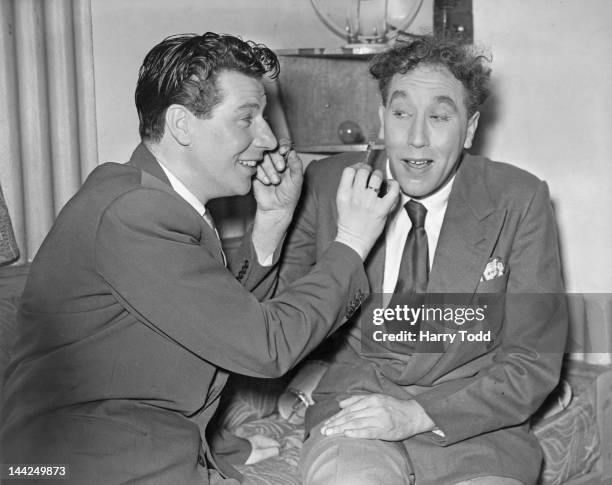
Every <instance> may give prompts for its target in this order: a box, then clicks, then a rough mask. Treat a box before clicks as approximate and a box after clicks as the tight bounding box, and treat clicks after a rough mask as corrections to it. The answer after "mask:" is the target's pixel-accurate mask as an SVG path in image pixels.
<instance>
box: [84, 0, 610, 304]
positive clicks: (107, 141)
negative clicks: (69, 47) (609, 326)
mask: <svg viewBox="0 0 612 485" xmlns="http://www.w3.org/2000/svg"><path fill="white" fill-rule="evenodd" d="M432 1H433V0H426V2H425V5H424V8H423V11H422V12H421V14H420V15H419V18H418V19H417V22H416V29H417V30H418V31H420V30H423V29H424V28H426V26H427V25H428V22H431V20H430V19H431V15H432V14H431V12H432V9H431V5H432ZM473 5H474V32H475V38H476V41H477V42H480V43H483V44H486V45H488V46H490V47H491V50H492V51H493V55H494V59H493V68H494V81H495V85H496V92H497V93H498V95H497V96H496V97H494V98H493V99H492V100H491V102H490V103H488V105H487V107H486V109H485V112H484V113H483V117H482V121H481V128H480V130H479V134H478V137H479V138H478V140H477V145H476V147H475V150H476V151H480V152H481V153H483V154H485V155H487V156H490V157H491V158H493V159H497V160H504V161H509V162H511V163H514V164H516V165H519V166H521V167H524V168H526V169H527V170H530V171H532V172H533V173H535V174H536V175H538V176H540V177H541V178H543V179H545V180H547V181H548V183H549V185H550V189H551V193H552V196H553V199H554V202H555V209H556V211H557V216H558V220H559V225H560V233H561V241H562V251H563V258H564V264H565V271H566V281H567V285H568V290H570V291H574V292H611V291H612V255H611V254H610V253H611V252H612V251H610V248H611V246H612V224H610V222H609V219H610V217H609V216H608V215H607V214H606V212H605V209H608V208H609V207H611V206H612V190H610V187H611V185H610V182H612V180H611V179H612V169H611V165H612V159H611V158H612V156H611V154H612V137H611V136H610V135H609V133H611V132H612V126H611V125H612V116H611V114H612V93H611V89H610V86H609V79H612V64H611V63H610V61H609V59H610V58H612V52H611V51H612V42H611V36H612V35H611V34H610V32H612V15H611V14H612V2H609V0H589V1H588V2H585V1H580V0H539V1H537V2H533V1H529V0H495V1H491V0H473ZM92 10H93V31H94V58H95V71H96V104H97V113H98V130H99V155H100V160H101V161H109V160H113V161H123V160H125V159H126V158H127V157H129V154H130V152H131V150H132V149H133V147H134V146H135V144H136V143H137V142H138V132H137V124H138V122H137V116H136V112H135V109H134V103H133V91H134V86H135V82H136V77H137V68H138V66H139V65H140V63H141V61H142V58H143V57H144V55H145V54H146V52H147V50H148V49H149V48H150V47H151V46H152V45H153V44H154V43H156V42H157V41H159V40H161V39H162V38H163V37H165V36H166V35H169V34H172V33H180V32H204V31H206V30H215V31H219V32H230V33H240V34H242V36H243V37H244V38H248V39H254V40H257V41H260V42H264V43H267V44H268V45H269V46H270V47H272V48H290V47H304V46H308V47H315V46H316V47H319V46H321V47H323V46H338V45H341V44H342V39H340V38H339V37H336V36H335V35H334V34H332V33H331V32H329V31H328V30H327V29H326V28H325V27H324V26H323V24H322V23H321V22H320V21H319V20H318V18H317V17H316V14H315V13H314V11H313V10H312V7H311V6H310V2H309V1H308V0H224V1H222V0H174V1H172V2H170V1H163V0H130V1H129V2H127V1H125V0H92ZM602 214H603V216H602ZM594 215H596V217H594Z"/></svg>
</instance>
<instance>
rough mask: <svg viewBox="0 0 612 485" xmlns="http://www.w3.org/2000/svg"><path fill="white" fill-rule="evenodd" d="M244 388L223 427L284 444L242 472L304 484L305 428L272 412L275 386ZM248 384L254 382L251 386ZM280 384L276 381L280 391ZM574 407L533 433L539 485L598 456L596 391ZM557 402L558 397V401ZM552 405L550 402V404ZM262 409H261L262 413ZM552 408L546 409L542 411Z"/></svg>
mask: <svg viewBox="0 0 612 485" xmlns="http://www.w3.org/2000/svg"><path fill="white" fill-rule="evenodd" d="M240 379H241V381H240V384H241V385H242V387H240V386H239V387H236V383H237V382H236V381H235V382H234V386H233V387H232V390H231V392H232V394H231V400H233V401H232V402H231V403H230V405H229V406H228V408H227V410H226V413H225V415H224V422H225V423H226V425H228V424H230V423H231V424H234V426H229V428H230V429H231V430H232V432H233V433H234V434H236V435H237V436H240V437H243V438H246V437H249V436H252V435H256V434H261V435H264V436H269V437H271V438H273V439H276V440H277V441H279V443H280V445H281V447H280V453H279V456H276V457H274V458H269V459H267V460H264V461H262V462H259V463H256V464H255V465H249V466H246V465H243V466H240V467H238V468H239V470H240V471H241V472H242V473H243V474H244V476H245V479H246V481H245V484H248V485H300V484H301V480H300V476H299V470H298V462H299V456H300V450H301V448H302V439H303V436H304V429H303V425H294V424H290V423H289V422H287V421H286V420H284V419H283V418H282V417H281V416H279V415H278V414H277V413H273V414H271V413H270V408H271V406H273V404H272V403H271V400H272V401H273V400H274V399H275V398H276V397H278V392H277V391H278V389H275V391H274V392H273V393H271V394H270V395H268V396H267V397H264V396H262V387H261V385H264V386H265V385H267V386H268V389H269V388H270V385H271V384H270V382H272V383H274V381H268V382H267V383H266V381H264V380H253V379H247V378H240ZM249 381H251V382H250V383H249ZM279 384H280V383H279V382H276V383H275V385H276V386H278V385H279ZM580 391H581V392H579V394H578V395H576V396H574V398H573V400H572V402H571V405H570V406H569V407H568V408H567V409H565V410H563V411H561V412H558V413H556V414H553V415H551V413H550V412H547V413H543V414H541V415H539V416H538V417H537V418H536V419H535V422H534V425H533V431H534V433H535V435H536V436H537V437H538V440H539V441H540V445H541V446H542V449H543V451H544V464H543V469H542V473H541V475H540V480H539V482H538V485H558V484H562V483H565V482H566V481H567V480H568V479H570V478H576V477H580V476H582V475H585V474H587V473H588V472H589V471H590V470H591V469H592V467H593V465H594V463H595V462H596V461H597V459H598V457H599V453H600V451H599V449H600V441H599V435H598V430H597V426H596V416H595V411H594V409H595V408H594V406H595V403H594V396H593V393H592V392H588V391H584V390H583V389H580ZM553 397H554V398H555V399H556V398H557V397H556V396H553ZM549 404H550V403H549ZM257 406H261V407H260V408H259V409H257ZM548 408H550V406H549V405H545V406H544V407H543V410H545V411H546V410H548V411H549V409H548Z"/></svg>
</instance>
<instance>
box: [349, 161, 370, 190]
mask: <svg viewBox="0 0 612 485" xmlns="http://www.w3.org/2000/svg"><path fill="white" fill-rule="evenodd" d="M371 172H372V167H370V166H369V165H366V164H365V163H364V164H362V165H361V166H360V167H359V168H358V169H357V173H356V174H355V181H354V182H353V185H354V186H356V187H357V188H360V189H361V188H364V187H367V184H368V179H369V178H370V173H371Z"/></svg>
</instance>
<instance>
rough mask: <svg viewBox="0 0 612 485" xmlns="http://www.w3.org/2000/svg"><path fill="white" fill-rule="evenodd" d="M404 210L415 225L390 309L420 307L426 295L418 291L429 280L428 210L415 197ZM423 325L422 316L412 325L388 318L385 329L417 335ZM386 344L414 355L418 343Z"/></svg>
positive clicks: (401, 352)
mask: <svg viewBox="0 0 612 485" xmlns="http://www.w3.org/2000/svg"><path fill="white" fill-rule="evenodd" d="M404 209H406V212H407V213H408V217H409V218H410V222H412V227H411V228H410V231H409V232H408V237H407V238H406V244H405V245H404V251H403V252H402V261H401V263H400V268H399V274H398V275H397V283H396V284H395V289H394V290H393V296H392V297H391V301H390V302H389V305H388V308H395V307H396V306H399V307H402V308H403V307H405V306H408V307H413V308H418V307H420V306H421V305H422V303H423V298H424V295H418V296H417V295H416V294H417V293H420V294H423V293H425V291H426V290H427V281H428V279H429V249H428V246H427V233H426V232H425V216H426V215H427V209H426V208H425V206H424V205H423V204H421V203H419V202H416V201H414V200H409V201H408V202H406V204H404ZM420 328H421V320H420V318H419V319H418V320H417V321H414V322H411V323H410V325H407V322H406V321H404V320H399V321H389V322H387V324H386V330H387V331H388V332H389V333H397V332H401V331H402V330H410V331H412V332H414V333H415V334H418V333H419V330H420ZM386 347H387V349H388V350H391V351H393V352H396V353H400V354H403V355H411V354H412V353H413V352H414V351H415V348H416V347H417V346H416V344H415V343H414V342H388V343H387V344H386Z"/></svg>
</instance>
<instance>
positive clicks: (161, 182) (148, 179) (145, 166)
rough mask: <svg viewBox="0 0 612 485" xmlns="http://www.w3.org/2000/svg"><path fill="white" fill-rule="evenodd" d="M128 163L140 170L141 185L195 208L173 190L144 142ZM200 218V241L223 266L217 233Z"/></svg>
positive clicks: (221, 249) (223, 260)
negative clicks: (166, 193) (160, 191)
mask: <svg viewBox="0 0 612 485" xmlns="http://www.w3.org/2000/svg"><path fill="white" fill-rule="evenodd" d="M128 165H131V166H133V167H135V168H138V169H140V170H141V171H142V184H143V185H145V186H148V187H156V188H158V189H161V190H165V191H167V192H170V193H172V194H173V195H175V196H176V197H178V198H179V199H180V200H181V201H183V202H184V203H185V204H186V205H188V206H189V208H190V209H191V210H193V211H195V209H194V208H193V207H191V205H190V204H189V203H188V202H187V201H185V200H184V199H183V198H182V197H181V196H180V195H179V194H177V193H176V192H175V191H174V189H173V188H172V185H171V184H170V180H168V177H166V174H165V172H164V171H163V169H162V168H161V165H160V164H159V162H158V161H157V160H156V159H155V157H154V156H153V154H152V153H151V152H150V151H149V149H148V148H147V147H146V146H145V145H144V143H140V144H139V145H138V146H137V147H136V149H135V150H134V153H132V156H131V158H130V161H129V162H128ZM200 219H201V224H200V226H201V230H202V232H203V233H204V237H203V238H202V241H203V242H206V243H207V244H210V245H212V246H214V248H215V250H214V255H215V257H216V259H218V260H219V262H220V263H221V264H223V265H224V266H225V264H226V263H225V257H224V255H223V248H222V246H221V241H220V240H219V237H218V236H217V233H216V232H215V230H214V229H213V228H212V227H210V225H209V224H208V223H207V222H206V221H205V220H204V218H202V217H200ZM209 250H210V246H209Z"/></svg>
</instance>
